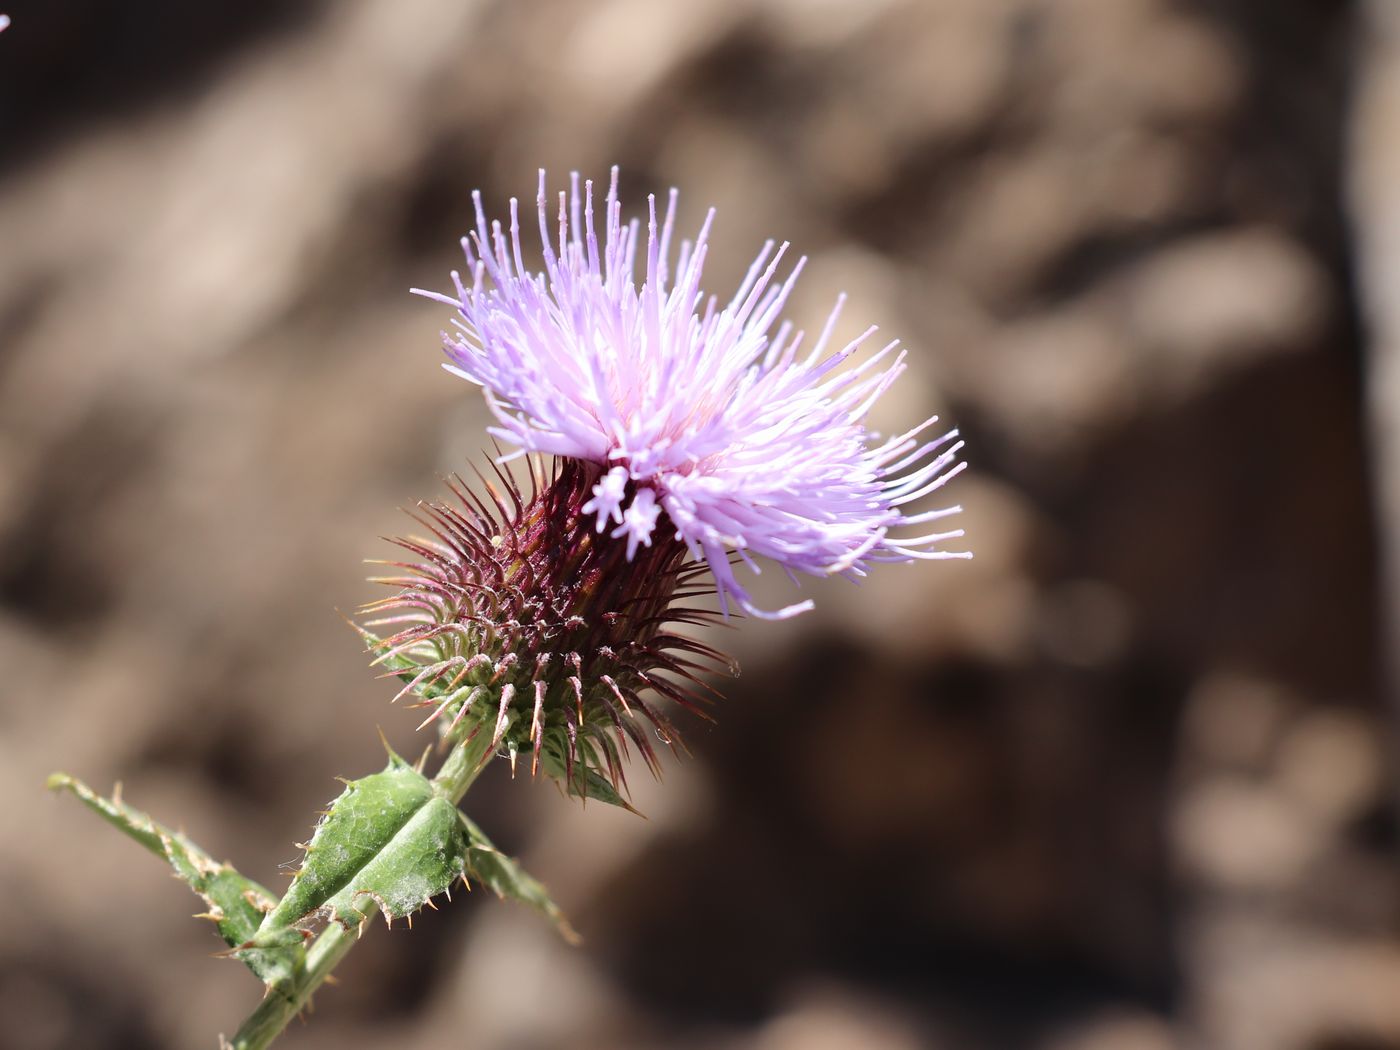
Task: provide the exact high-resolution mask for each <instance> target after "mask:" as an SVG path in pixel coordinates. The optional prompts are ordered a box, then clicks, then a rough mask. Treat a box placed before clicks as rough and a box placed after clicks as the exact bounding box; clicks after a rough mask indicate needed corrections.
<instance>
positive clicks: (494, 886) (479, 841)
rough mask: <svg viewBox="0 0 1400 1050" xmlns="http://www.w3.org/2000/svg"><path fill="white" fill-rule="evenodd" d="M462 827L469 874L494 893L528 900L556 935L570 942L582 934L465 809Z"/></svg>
mask: <svg viewBox="0 0 1400 1050" xmlns="http://www.w3.org/2000/svg"><path fill="white" fill-rule="evenodd" d="M458 815H459V817H460V818H461V822H462V828H463V830H464V831H465V832H466V835H467V839H468V841H469V843H470V845H469V847H468V850H467V864H468V866H469V869H470V872H471V874H472V876H473V877H475V878H476V879H477V880H479V881H480V882H481V883H482V884H483V885H485V886H487V887H489V888H490V889H491V890H492V891H493V892H494V893H495V894H496V896H498V897H510V898H511V899H513V900H518V901H520V902H521V903H523V904H528V905H529V906H530V907H532V908H534V909H535V910H536V911H538V912H539V913H540V914H541V915H543V916H544V917H545V918H546V919H548V920H549V921H550V922H552V923H553V924H554V928H555V929H556V930H558V931H559V936H561V937H563V938H564V940H566V941H568V942H569V943H570V944H578V943H579V942H580V941H581V940H582V938H581V937H579V935H578V932H577V931H576V930H575V929H574V928H573V927H572V926H571V925H569V920H568V919H567V918H565V917H564V913H563V912H562V911H560V910H559V906H558V905H557V904H555V903H554V901H552V900H550V897H549V893H548V891H547V890H546V889H545V888H544V885H543V884H542V883H540V882H539V880H537V879H535V878H534V877H533V876H531V875H530V874H529V873H528V872H526V871H525V869H524V868H522V867H521V866H520V864H519V863H518V862H517V861H516V860H515V859H514V858H513V857H508V856H506V855H505V854H504V853H502V852H501V851H500V850H498V849H497V848H496V847H495V846H493V845H492V844H491V840H490V839H488V838H487V837H486V835H485V834H484V833H483V832H482V830H481V829H480V828H479V827H477V826H476V825H475V824H474V823H472V821H471V820H470V819H468V817H467V815H466V814H465V813H459V814H458Z"/></svg>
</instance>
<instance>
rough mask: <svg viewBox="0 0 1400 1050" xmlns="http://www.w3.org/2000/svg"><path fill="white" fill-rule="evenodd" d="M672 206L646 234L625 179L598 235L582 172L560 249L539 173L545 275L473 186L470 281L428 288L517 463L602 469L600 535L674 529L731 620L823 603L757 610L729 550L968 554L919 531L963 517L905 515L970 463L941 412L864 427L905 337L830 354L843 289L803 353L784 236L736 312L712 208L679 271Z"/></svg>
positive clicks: (795, 567)
mask: <svg viewBox="0 0 1400 1050" xmlns="http://www.w3.org/2000/svg"><path fill="white" fill-rule="evenodd" d="M676 196H677V195H676V191H675V190H672V191H671V194H670V200H669V202H668V205H667V207H666V212H665V216H664V218H663V219H662V221H661V222H659V223H658V221H657V211H656V199H655V197H651V198H649V199H648V205H649V209H648V210H649V214H648V222H647V236H646V240H645V242H643V241H642V239H641V229H640V224H639V223H638V222H637V221H636V220H633V221H632V222H630V223H628V224H626V225H624V224H623V222H622V206H621V204H620V202H619V201H618V198H617V169H616V168H614V169H613V172H612V183H611V187H610V189H609V191H608V195H607V199H606V202H605V208H606V214H605V215H604V217H603V238H602V242H601V243H600V242H599V239H598V236H597V233H596V230H595V223H594V215H593V185H592V183H591V182H585V183H584V184H583V187H582V191H581V192H580V187H579V179H578V176H577V175H574V177H573V179H572V184H571V188H570V191H569V192H568V193H560V194H559V209H558V219H557V236H556V237H554V238H552V237H551V233H550V225H549V219H548V212H547V198H546V194H545V176H544V172H543V171H541V172H540V184H539V194H538V198H537V200H538V206H539V224H540V238H541V241H542V246H543V262H544V269H543V272H531V271H530V270H528V269H527V267H526V263H525V259H524V255H523V252H522V248H521V237H520V216H519V205H518V202H517V201H516V200H514V199H513V200H512V201H511V202H510V219H511V222H510V230H509V233H508V234H507V232H506V231H505V230H503V229H502V227H501V224H500V223H499V222H491V223H490V224H489V225H488V223H487V219H486V216H485V213H484V212H483V210H482V206H481V197H480V194H473V200H474V201H475V202H476V216H477V225H476V230H475V232H474V233H473V234H472V235H471V236H469V237H465V238H463V239H462V247H463V250H464V251H465V252H466V258H467V274H468V276H469V282H468V281H464V280H463V278H462V276H461V275H460V274H458V273H453V275H452V277H453V281H454V283H455V285H456V296H455V297H453V296H446V295H439V294H437V293H433V292H424V291H421V290H419V289H415V291H418V292H419V294H423V295H427V296H429V297H430V298H433V299H436V300H438V301H440V302H443V303H446V304H448V305H450V306H453V307H455V308H456V309H457V311H458V317H457V318H456V319H454V321H453V324H454V326H455V329H456V330H455V331H454V332H450V333H448V332H445V333H443V340H444V344H445V348H446V352H447V356H448V357H449V358H450V359H451V363H450V364H448V365H446V366H445V367H447V369H448V370H449V371H451V372H453V373H455V374H456V375H459V376H461V377H462V378H464V379H467V380H469V381H471V382H473V383H475V384H477V385H478V386H480V387H481V388H482V389H483V391H484V392H485V395H486V401H487V404H488V405H489V406H490V408H491V411H492V412H493V413H494V415H495V417H496V420H497V425H496V426H495V427H493V428H491V433H492V434H494V435H495V436H496V437H498V438H500V439H502V440H503V441H505V442H507V443H509V444H512V445H514V446H516V448H517V449H518V452H519V453H520V454H523V453H526V452H539V453H546V454H550V455H554V456H561V457H564V458H566V459H573V460H581V461H585V462H589V463H593V464H596V465H597V466H599V467H601V468H602V471H603V473H602V475H601V477H599V479H598V481H597V483H596V484H595V485H594V487H593V489H592V492H591V496H592V498H591V499H589V500H588V501H587V502H586V503H584V504H583V506H582V508H581V509H582V511H583V512H584V513H587V514H589V515H593V516H595V517H596V519H597V530H598V531H599V532H602V531H603V530H605V529H606V530H610V532H611V535H612V536H614V537H625V539H626V542H627V549H628V557H629V558H631V557H633V556H634V555H635V554H636V552H637V549H638V547H643V546H645V547H650V546H651V544H652V541H653V538H654V537H655V536H657V535H662V536H665V533H666V532H673V533H674V535H675V537H676V538H677V539H678V540H679V541H681V542H682V543H684V544H685V545H686V547H687V548H689V550H690V553H691V555H692V556H694V557H695V558H697V559H704V560H705V561H706V562H707V563H708V564H709V567H710V570H711V572H712V573H713V574H714V578H715V583H716V588H717V590H718V592H719V597H720V602H721V606H722V607H723V608H724V609H725V610H726V611H727V610H728V607H729V602H730V601H733V602H734V603H735V604H737V605H738V606H739V607H740V608H742V609H743V610H744V611H745V612H748V613H751V614H753V615H756V616H762V617H767V618H783V617H787V616H792V615H795V614H796V613H799V612H803V611H805V610H806V609H809V608H810V607H811V604H812V603H811V602H810V601H807V602H802V603H800V604H797V605H790V606H788V607H786V608H784V609H780V610H778V611H776V612H765V611H763V610H761V609H758V608H756V607H755V606H754V604H753V602H752V600H751V599H750V596H749V593H748V591H747V590H745V588H744V587H743V585H742V584H741V583H740V582H739V581H738V579H737V578H736V576H735V574H734V565H733V564H732V562H731V554H733V555H737V557H738V559H739V560H742V561H743V562H744V563H745V564H746V565H748V566H749V567H750V568H751V569H752V570H753V571H754V572H755V573H756V572H758V571H759V566H758V564H757V563H756V562H755V561H754V556H755V555H757V556H760V557H764V558H768V559H771V560H772V561H775V562H777V563H778V564H780V565H782V566H783V567H784V568H785V569H786V570H788V574H789V575H790V576H793V573H794V572H804V573H809V574H813V575H829V574H840V575H845V576H862V575H864V574H865V572H866V571H867V569H868V568H869V566H870V565H871V564H873V563H875V562H881V561H909V560H911V559H915V558H927V559H938V558H965V557H970V555H969V554H968V553H966V552H953V551H946V550H943V549H941V548H940V547H939V544H941V543H942V542H944V541H946V540H950V539H954V538H956V537H959V536H961V535H962V530H961V529H957V530H953V531H946V532H938V531H934V532H928V533H923V534H915V535H909V534H908V533H907V531H906V530H908V529H909V528H911V527H914V529H915V532H916V533H918V532H919V530H918V527H919V526H923V525H926V524H928V523H929V522H934V521H939V520H941V519H943V518H946V517H948V516H950V515H952V514H955V513H957V512H958V511H959V509H960V508H958V507H944V508H939V509H936V510H928V511H924V512H922V513H918V514H905V513H904V512H903V510H902V508H903V507H905V506H907V505H908V504H910V503H913V502H914V501H915V500H919V499H921V498H922V497H924V496H926V495H927V494H929V493H931V492H933V491H934V490H936V489H938V488H941V487H942V486H943V485H944V484H945V483H946V482H947V481H948V480H949V479H950V478H952V477H953V476H954V475H955V474H957V473H958V472H959V471H960V470H961V469H962V467H963V466H964V464H961V463H957V462H956V457H957V453H958V450H959V449H961V448H962V442H960V441H958V440H957V431H956V430H952V431H949V432H947V433H945V434H942V435H940V436H936V437H932V438H926V437H924V436H923V435H924V433H925V432H926V431H927V430H928V429H929V428H930V427H931V426H932V425H933V424H934V423H936V422H937V417H934V418H931V419H928V420H926V421H924V422H923V423H921V424H920V425H918V426H917V427H914V428H913V429H912V430H909V431H906V432H905V433H902V434H899V435H897V436H895V437H890V438H887V439H885V440H879V439H878V438H876V437H875V435H873V434H872V433H871V432H870V431H869V430H867V428H866V426H865V422H864V421H865V418H866V415H867V413H868V412H869V411H870V408H871V406H872V405H873V404H874V403H875V401H876V400H877V399H878V398H879V396H880V395H881V394H882V393H884V392H885V390H887V389H888V388H889V386H890V384H892V383H893V382H894V381H895V379H897V378H898V376H899V375H900V373H901V372H902V371H904V353H903V352H902V351H901V352H899V353H898V354H897V355H896V354H895V351H896V348H897V346H898V343H897V342H890V343H888V344H886V345H885V346H884V347H883V348H881V349H880V350H879V351H878V352H876V353H875V354H873V355H871V356H869V357H868V358H867V359H865V360H864V361H862V362H861V363H859V364H858V365H855V366H854V367H842V366H843V365H845V363H846V362H847V361H848V360H849V359H850V358H851V357H852V355H854V354H855V353H856V351H857V349H858V348H860V347H861V346H862V345H863V344H864V343H865V342H866V341H867V340H868V339H869V338H870V336H871V335H872V334H873V333H874V332H875V330H876V329H875V328H874V327H871V328H869V329H867V330H866V331H865V332H863V333H862V334H861V335H860V336H858V337H857V338H855V339H853V340H851V341H850V342H849V343H847V344H846V345H844V346H842V347H840V348H839V349H833V348H832V347H831V336H832V332H833V330H834V329H835V327H836V321H837V318H838V317H839V315H840V312H841V306H842V302H843V300H844V296H843V297H842V298H841V299H838V300H837V302H836V305H835V308H834V309H833V310H832V312H831V315H830V317H829V318H828V320H827V322H826V325H825V326H824V327H823V329H822V332H821V334H820V336H819V337H818V338H817V340H816V341H815V343H813V344H812V345H811V347H810V348H808V347H806V346H804V345H803V333H802V332H800V331H795V330H794V328H793V326H792V324H791V323H790V322H788V321H780V320H779V318H780V315H781V313H782V311H783V307H784V306H785V305H786V303H787V299H788V295H789V293H790V292H791V291H792V288H793V285H794V283H795V282H796V280H797V277H798V275H799V274H800V273H801V271H802V266H803V263H804V262H805V261H806V260H805V259H800V260H798V262H797V264H796V265H795V266H793V267H792V269H791V270H790V271H789V272H788V274H787V275H786V276H785V277H784V278H782V279H781V280H779V279H776V276H775V275H776V274H777V272H778V268H779V265H780V263H781V262H782V259H783V257H784V255H785V254H786V252H787V247H788V246H787V244H786V243H784V244H783V245H781V246H779V247H778V248H777V250H776V251H774V244H773V242H772V241H769V242H768V243H767V244H765V245H764V246H763V249H762V251H760V252H759V254H758V258H757V259H755V260H754V262H753V265H752V266H750V267H749V271H748V274H747V276H746V277H745V278H744V280H743V282H742V283H741V284H740V286H739V289H738V291H737V292H735V294H734V296H733V298H732V299H730V301H729V302H728V303H727V304H724V305H721V304H720V303H719V302H718V300H717V299H716V298H715V297H713V296H707V295H706V293H705V292H703V291H702V290H701V287H700V277H701V270H702V268H703V267H704V264H705V255H706V252H707V250H708V238H709V233H710V226H711V223H712V222H713V220H714V214H715V213H714V211H713V209H711V211H710V213H709V214H708V215H707V217H706V219H705V223H704V225H703V226H702V227H701V229H700V232H699V234H698V235H697V237H696V238H695V241H694V242H693V243H692V242H690V241H682V242H681V243H680V245H679V250H678V251H677V252H676V253H675V255H674V270H673V269H672V261H673V254H672V248H673V236H672V234H673V228H674V218H675V212H676ZM643 244H644V250H645V260H644V261H643V263H642V271H643V272H642V277H643V279H642V282H641V285H640V287H638V285H637V280H636V272H637V254H638V248H639V246H642V245H643ZM658 530H662V531H661V532H660V533H659V532H658ZM665 538H667V539H669V536H665ZM794 580H795V576H794Z"/></svg>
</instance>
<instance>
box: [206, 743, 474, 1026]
mask: <svg viewBox="0 0 1400 1050" xmlns="http://www.w3.org/2000/svg"><path fill="white" fill-rule="evenodd" d="M490 744H491V741H490V736H489V734H487V733H484V732H483V733H478V734H477V736H476V739H475V740H469V741H466V742H464V743H459V744H457V745H455V746H454V747H453V748H452V750H451V751H449V752H448V753H447V758H446V759H444V760H443V763H442V766H441V767H440V768H439V769H438V775H437V776H436V777H434V778H433V786H434V787H435V788H436V789H437V790H438V793H439V794H440V795H442V796H443V797H444V798H447V799H449V800H450V801H451V802H452V804H453V805H456V804H457V803H458V802H460V801H461V800H462V796H463V795H465V794H466V793H467V789H468V788H469V787H471V786H472V782H473V781H474V780H476V778H477V775H478V774H479V773H480V772H481V771H482V769H483V768H485V765H486V759H487V758H488V757H489V756H490V752H491V747H490ZM375 907H376V905H375V903H374V901H373V900H372V899H370V898H365V899H364V900H363V901H362V902H360V903H358V904H356V905H354V908H355V910H356V911H357V912H359V913H360V914H361V915H363V916H366V917H368V916H370V915H372V914H373V913H374V909H375ZM360 929H361V927H359V926H356V927H354V928H353V929H352V928H348V927H345V926H342V925H341V924H340V923H339V922H335V921H334V920H333V921H332V922H331V923H330V925H328V926H327V927H326V928H325V929H324V930H322V931H321V935H320V936H319V937H317V938H316V940H315V942H314V943H313V944H312V945H311V947H310V948H308V949H307V951H306V968H305V969H304V970H303V971H302V972H301V973H300V974H299V975H298V976H297V978H296V980H295V981H294V983H293V985H292V987H291V988H288V989H269V990H268V993H267V995H266V997H264V999H263V1001H262V1002H261V1003H259V1004H258V1007H257V1009H255V1010H254V1011H253V1012H252V1013H251V1014H249V1015H248V1019H247V1020H246V1021H244V1022H243V1025H242V1027H240V1028H239V1029H238V1034H237V1035H235V1036H234V1037H233V1041H232V1042H231V1043H226V1044H225V1046H226V1047H227V1048H228V1050H263V1048H264V1047H266V1046H268V1045H270V1044H271V1043H272V1041H273V1040H274V1039H276V1038H277V1037H278V1036H279V1035H281V1034H282V1031H283V1029H285V1028H286V1027H287V1025H288V1024H290V1023H291V1020H292V1018H294V1017H296V1016H297V1014H299V1013H301V1011H302V1009H303V1008H305V1006H306V1004H307V1002H308V1001H310V999H311V996H312V994H313V993H314V992H315V991H316V989H318V988H320V987H321V985H322V983H323V982H324V981H325V980H326V978H327V977H329V976H330V975H331V971H333V970H334V969H335V968H336V966H337V965H339V963H340V960H342V959H344V958H345V956H346V955H348V954H349V953H350V949H351V948H353V947H354V946H355V945H356V943H358V942H359V939H360Z"/></svg>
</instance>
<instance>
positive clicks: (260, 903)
mask: <svg viewBox="0 0 1400 1050" xmlns="http://www.w3.org/2000/svg"><path fill="white" fill-rule="evenodd" d="M48 786H49V788H50V789H51V790H54V791H70V792H72V793H73V794H74V795H75V796H77V798H78V799H79V801H81V802H82V803H83V804H84V805H86V806H87V807H88V808H89V809H91V810H92V811H93V812H95V813H96V814H97V815H98V816H100V817H102V818H103V819H104V820H106V821H107V822H108V823H110V824H111V825H112V826H113V827H115V828H117V829H118V830H119V831H121V832H123V833H125V834H126V835H128V836H130V837H131V838H133V839H135V840H136V841H137V842H139V843H140V844H141V845H143V846H145V847H146V849H148V850H150V851H151V852H152V853H154V854H155V855H156V856H158V857H162V858H164V859H165V860H166V861H167V862H168V863H169V864H170V866H171V867H172V868H174V869H175V874H176V875H178V876H179V877H180V879H181V880H182V881H183V882H184V883H185V884H186V885H188V886H189V887H190V889H192V890H194V892H195V893H197V894H198V895H199V896H200V897H202V898H203V899H204V903H205V904H206V905H208V911H207V912H205V913H204V915H203V916H202V917H203V918H208V919H211V920H212V921H213V922H214V924H215V925H216V926H217V927H218V929H219V935H220V936H222V937H223V939H224V943H226V944H227V945H228V946H229V947H230V949H232V951H230V952H229V953H228V954H230V955H237V956H238V957H239V958H241V959H242V960H243V962H245V963H246V964H247V966H248V968H249V969H250V970H252V971H253V972H254V973H255V974H257V975H258V977H259V978H261V979H262V980H263V981H264V982H265V983H267V984H276V983H279V982H281V981H283V980H284V979H286V978H288V977H290V976H291V974H292V973H293V972H294V971H295V970H296V969H297V968H298V967H299V966H300V965H301V963H302V961H303V960H304V958H305V956H304V952H303V950H302V945H301V937H300V936H298V937H296V938H295V940H289V941H285V942H283V943H281V944H278V945H276V946H275V948H276V949H277V950H263V951H240V950H239V949H240V948H241V947H242V946H243V945H246V944H247V942H248V941H250V940H251V939H252V938H253V936H254V934H256V932H257V930H258V927H259V925H260V924H261V923H262V921H263V917H264V915H265V914H266V913H267V912H269V911H271V910H272V908H273V905H274V904H275V902H276V898H275V897H273V895H272V894H271V893H269V892H268V891H267V890H266V889H264V888H263V887H262V886H260V885H258V884H257V883H256V882H254V881H253V880H252V879H249V878H247V877H246V876H244V875H240V874H239V873H238V872H237V871H236V870H234V868H233V866H232V865H230V864H227V863H224V864H220V863H219V862H217V861H215V860H214V859H213V858H212V857H210V856H209V854H208V853H206V852H204V850H202V849H200V848H199V847H198V846H196V845H195V844H194V843H193V842H191V841H190V840H189V839H188V838H186V837H185V836H184V835H182V834H181V833H179V832H177V831H172V830H170V829H169V828H167V827H165V826H163V825H161V824H157V823H156V822H155V821H154V820H152V819H151V818H150V817H149V816H147V815H146V814H145V813H142V812H140V811H139V810H135V809H132V808H131V807H130V806H128V805H126V804H125V803H123V802H122V801H121V800H120V799H119V798H115V797H113V798H104V797H103V796H101V795H98V794H97V793H96V792H94V791H93V790H92V789H91V788H89V787H88V786H87V785H86V784H84V783H83V782H82V781H81V780H78V779H76V778H74V777H70V776H69V775H68V774H66V773H55V774H54V775H53V776H51V777H49V782H48ZM269 947H273V946H269Z"/></svg>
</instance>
